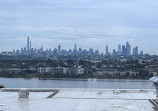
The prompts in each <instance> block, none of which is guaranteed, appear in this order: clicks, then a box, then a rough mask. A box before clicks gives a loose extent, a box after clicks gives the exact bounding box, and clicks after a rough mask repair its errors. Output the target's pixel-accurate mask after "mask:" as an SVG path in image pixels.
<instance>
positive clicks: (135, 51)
mask: <svg viewBox="0 0 158 111" xmlns="http://www.w3.org/2000/svg"><path fill="white" fill-rule="evenodd" d="M133 55H138V46H136V47H134V48H133Z"/></svg>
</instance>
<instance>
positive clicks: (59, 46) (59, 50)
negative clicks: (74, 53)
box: [58, 45, 61, 55]
mask: <svg viewBox="0 0 158 111" xmlns="http://www.w3.org/2000/svg"><path fill="white" fill-rule="evenodd" d="M58 54H59V55H61V45H58Z"/></svg>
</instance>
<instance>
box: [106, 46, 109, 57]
mask: <svg viewBox="0 0 158 111" xmlns="http://www.w3.org/2000/svg"><path fill="white" fill-rule="evenodd" d="M105 55H109V49H108V45H106V53H105Z"/></svg>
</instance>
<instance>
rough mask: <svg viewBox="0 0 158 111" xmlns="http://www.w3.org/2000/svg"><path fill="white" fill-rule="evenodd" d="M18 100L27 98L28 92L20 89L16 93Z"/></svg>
mask: <svg viewBox="0 0 158 111" xmlns="http://www.w3.org/2000/svg"><path fill="white" fill-rule="evenodd" d="M18 95H19V98H29V91H28V90H27V89H21V90H19V92H18Z"/></svg>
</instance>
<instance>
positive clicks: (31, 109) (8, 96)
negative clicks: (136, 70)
mask: <svg viewBox="0 0 158 111" xmlns="http://www.w3.org/2000/svg"><path fill="white" fill-rule="evenodd" d="M17 90H19V89H4V90H1V91H0V111H1V110H2V111H50V110H53V111H157V107H158V104H157V101H156V92H155V90H111V89H109V90H108V89H29V92H30V95H29V99H27V98H26V99H24V98H23V99H21V98H19V99H18V92H17Z"/></svg>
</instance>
